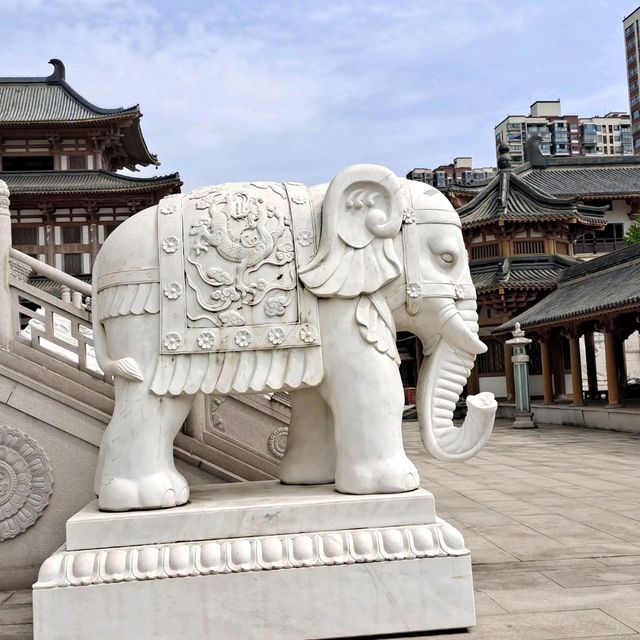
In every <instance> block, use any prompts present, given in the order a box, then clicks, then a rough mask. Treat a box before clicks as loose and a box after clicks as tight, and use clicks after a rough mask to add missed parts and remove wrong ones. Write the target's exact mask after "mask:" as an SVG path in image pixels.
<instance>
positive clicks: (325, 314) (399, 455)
mask: <svg viewBox="0 0 640 640" xmlns="http://www.w3.org/2000/svg"><path fill="white" fill-rule="evenodd" d="M356 304H357V300H338V299H329V300H322V301H321V303H320V315H321V326H322V327H323V335H322V344H323V358H324V365H325V378H324V380H323V382H322V384H321V386H320V391H321V393H322V395H323V397H324V399H325V400H326V401H327V404H328V405H329V407H330V409H331V412H332V414H333V419H334V428H335V442H336V489H337V490H338V491H340V492H341V493H356V494H367V493H372V494H375V493H396V492H403V491H412V490H413V489H417V488H418V486H419V485H420V478H419V475H418V471H417V469H416V468H415V466H414V464H413V463H412V462H411V461H410V460H409V459H408V458H407V456H406V454H405V451H404V445H403V442H402V412H403V409H404V392H403V388H402V379H401V377H400V371H399V369H398V366H397V365H396V363H395V362H394V361H393V360H392V359H391V358H389V356H387V355H386V354H383V353H380V352H379V351H376V349H375V348H374V347H373V346H372V345H371V344H369V343H367V342H366V341H365V340H364V339H363V337H362V336H361V335H360V331H359V329H358V326H357V325H356V322H355V306H356Z"/></svg>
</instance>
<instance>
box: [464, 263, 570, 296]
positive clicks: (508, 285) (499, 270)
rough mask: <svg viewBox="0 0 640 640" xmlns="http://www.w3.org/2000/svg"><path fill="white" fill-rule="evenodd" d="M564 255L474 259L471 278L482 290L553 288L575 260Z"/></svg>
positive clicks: (478, 288) (479, 289)
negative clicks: (499, 259)
mask: <svg viewBox="0 0 640 640" xmlns="http://www.w3.org/2000/svg"><path fill="white" fill-rule="evenodd" d="M576 263H577V261H576V260H574V259H573V258H565V257H563V256H537V257H530V256H522V257H520V256H518V257H512V258H505V259H503V260H501V261H500V262H496V259H495V258H493V259H487V260H484V261H477V262H473V263H471V265H470V269H471V278H472V279H473V284H474V285H475V287H476V290H477V291H478V292H479V293H483V292H488V291H491V290H494V289H511V290H512V289H553V288H554V287H555V286H556V282H557V281H558V279H559V278H560V276H561V275H562V272H563V271H564V270H565V269H567V267H570V266H571V265H574V264H576Z"/></svg>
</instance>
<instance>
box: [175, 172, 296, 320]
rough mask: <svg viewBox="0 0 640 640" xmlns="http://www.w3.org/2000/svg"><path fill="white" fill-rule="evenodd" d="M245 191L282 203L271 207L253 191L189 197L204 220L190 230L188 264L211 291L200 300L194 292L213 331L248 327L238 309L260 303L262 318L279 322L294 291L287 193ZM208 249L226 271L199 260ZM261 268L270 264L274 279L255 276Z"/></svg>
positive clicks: (264, 185) (267, 186) (211, 191)
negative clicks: (209, 316) (210, 319)
mask: <svg viewBox="0 0 640 640" xmlns="http://www.w3.org/2000/svg"><path fill="white" fill-rule="evenodd" d="M249 187H255V188H256V189H269V190H271V192H273V193H275V194H277V195H278V196H279V197H280V198H281V199H283V202H282V203H281V204H278V203H274V199H273V197H271V198H270V199H268V198H267V197H266V195H265V197H264V198H263V197H260V194H259V192H258V193H256V189H252V188H247V189H239V190H228V189H224V188H214V189H207V190H201V191H197V192H194V193H193V194H192V195H191V199H196V200H198V201H197V202H196V204H195V208H196V209H197V210H202V211H204V213H205V215H201V216H199V217H198V218H197V219H196V221H195V223H193V224H191V225H190V228H189V237H190V239H191V246H190V251H189V254H188V256H187V260H188V261H189V262H190V263H191V264H193V265H195V266H196V268H197V270H198V274H199V276H200V277H201V278H202V281H203V282H204V283H206V284H207V285H209V286H210V287H211V289H212V290H208V291H207V294H205V295H202V292H200V291H199V288H198V287H194V288H195V289H196V293H197V294H198V302H199V304H200V305H201V306H202V307H203V308H204V309H205V310H207V311H208V312H212V313H213V314H214V316H213V319H214V322H215V323H216V324H217V325H218V326H242V325H244V324H248V322H247V318H246V317H245V315H243V312H242V311H243V306H248V307H256V306H257V305H259V304H260V303H263V302H264V304H263V306H262V313H263V314H264V316H266V317H267V318H273V317H281V316H283V315H284V314H285V308H286V307H287V306H288V305H289V304H290V302H291V300H292V294H291V292H292V290H294V289H295V287H296V271H295V264H294V248H293V237H292V233H291V228H290V227H291V222H290V219H289V214H288V212H286V213H285V211H284V208H285V207H286V206H287V205H286V192H285V191H284V189H283V188H282V185H278V184H273V183H253V184H251V185H249ZM212 248H213V249H214V251H215V252H216V253H217V255H218V256H219V257H220V258H222V259H223V261H224V265H225V268H223V267H221V266H213V267H212V266H209V264H206V263H205V262H206V261H204V260H202V259H201V256H202V254H203V253H207V252H209V250H210V249H212ZM265 265H272V266H273V267H274V268H275V269H276V270H277V275H273V274H274V273H276V272H272V273H271V275H272V276H273V277H269V278H268V279H267V278H265V277H262V275H260V274H258V273H257V272H258V271H259V270H262V269H263V268H264V267H265ZM271 292H273V293H271ZM231 307H233V308H231Z"/></svg>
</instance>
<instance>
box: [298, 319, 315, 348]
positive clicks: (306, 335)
mask: <svg viewBox="0 0 640 640" xmlns="http://www.w3.org/2000/svg"><path fill="white" fill-rule="evenodd" d="M300 339H301V340H302V341H303V342H306V343H307V344H312V343H313V342H315V341H316V340H317V339H318V332H317V331H316V329H315V327H312V326H311V325H310V324H303V325H302V327H300Z"/></svg>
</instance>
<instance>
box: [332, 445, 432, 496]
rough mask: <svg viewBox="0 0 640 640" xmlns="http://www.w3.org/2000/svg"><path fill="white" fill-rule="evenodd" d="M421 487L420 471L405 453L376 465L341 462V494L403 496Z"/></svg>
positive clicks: (372, 463) (385, 459)
mask: <svg viewBox="0 0 640 640" xmlns="http://www.w3.org/2000/svg"><path fill="white" fill-rule="evenodd" d="M419 486H420V476H419V475H418V470H417V469H416V467H415V465H414V464H413V462H411V460H409V458H407V456H405V455H404V453H402V454H400V455H397V456H393V457H391V458H384V459H382V460H378V461H374V462H358V463H356V464H345V465H343V466H341V465H340V463H338V469H337V471H336V490H337V491H339V492H340V493H355V494H367V493H372V494H375V493H403V492H406V491H413V490H414V489H417V488H418V487H419Z"/></svg>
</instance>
